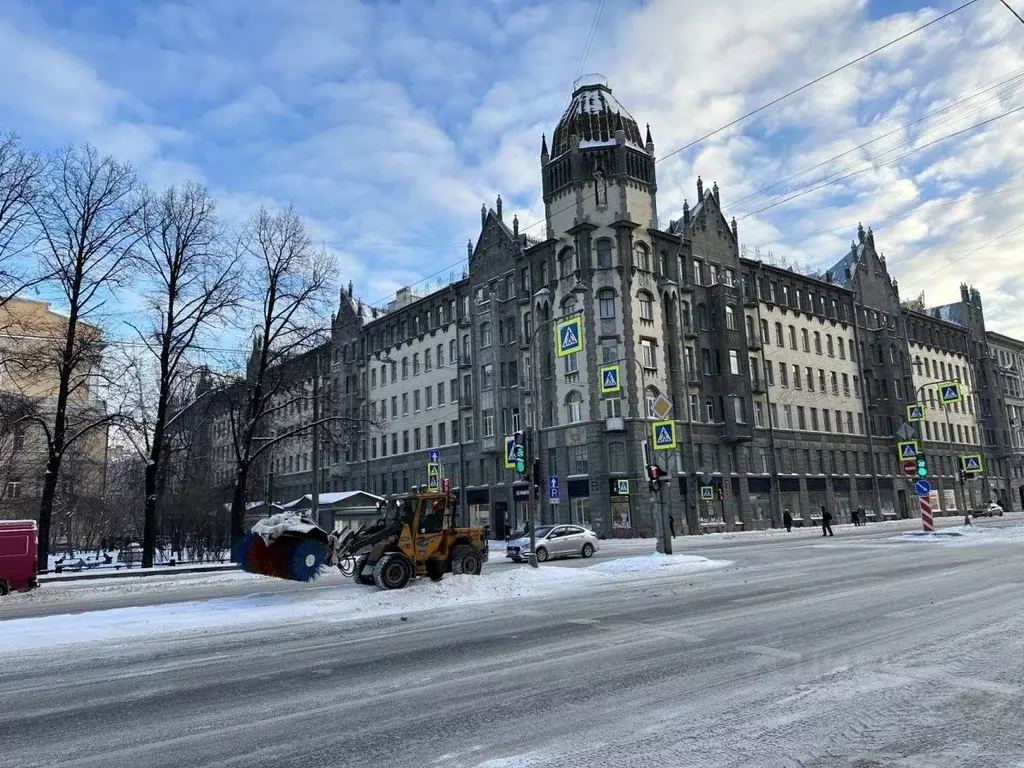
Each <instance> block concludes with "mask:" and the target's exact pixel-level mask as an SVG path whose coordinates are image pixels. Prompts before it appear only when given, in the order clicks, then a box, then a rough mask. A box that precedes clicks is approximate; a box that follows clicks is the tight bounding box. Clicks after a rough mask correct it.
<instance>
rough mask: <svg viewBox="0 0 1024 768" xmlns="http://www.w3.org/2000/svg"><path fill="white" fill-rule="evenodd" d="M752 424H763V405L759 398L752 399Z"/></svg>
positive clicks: (759, 425)
mask: <svg viewBox="0 0 1024 768" xmlns="http://www.w3.org/2000/svg"><path fill="white" fill-rule="evenodd" d="M754 426H755V427H763V426H764V405H763V404H762V403H761V401H760V400H755V401H754Z"/></svg>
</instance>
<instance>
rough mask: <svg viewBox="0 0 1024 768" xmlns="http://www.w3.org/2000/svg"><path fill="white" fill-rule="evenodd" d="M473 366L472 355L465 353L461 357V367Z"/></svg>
mask: <svg viewBox="0 0 1024 768" xmlns="http://www.w3.org/2000/svg"><path fill="white" fill-rule="evenodd" d="M472 367H473V357H472V355H466V354H463V355H462V356H461V357H460V358H459V368H472Z"/></svg>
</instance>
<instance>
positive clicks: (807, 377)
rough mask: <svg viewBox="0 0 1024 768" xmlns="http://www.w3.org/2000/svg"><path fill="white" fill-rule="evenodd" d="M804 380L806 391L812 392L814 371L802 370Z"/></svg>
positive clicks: (808, 368) (811, 369)
mask: <svg viewBox="0 0 1024 768" xmlns="http://www.w3.org/2000/svg"><path fill="white" fill-rule="evenodd" d="M804 380H805V381H806V382H807V391H808V392H813V391H814V369H813V368H811V367H807V368H805V369H804Z"/></svg>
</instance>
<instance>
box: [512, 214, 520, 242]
mask: <svg viewBox="0 0 1024 768" xmlns="http://www.w3.org/2000/svg"><path fill="white" fill-rule="evenodd" d="M512 234H513V235H515V236H516V237H519V217H518V216H513V217H512Z"/></svg>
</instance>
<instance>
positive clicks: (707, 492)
mask: <svg viewBox="0 0 1024 768" xmlns="http://www.w3.org/2000/svg"><path fill="white" fill-rule="evenodd" d="M700 500H701V501H714V500H715V487H714V486H713V485H702V486H701V487H700Z"/></svg>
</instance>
